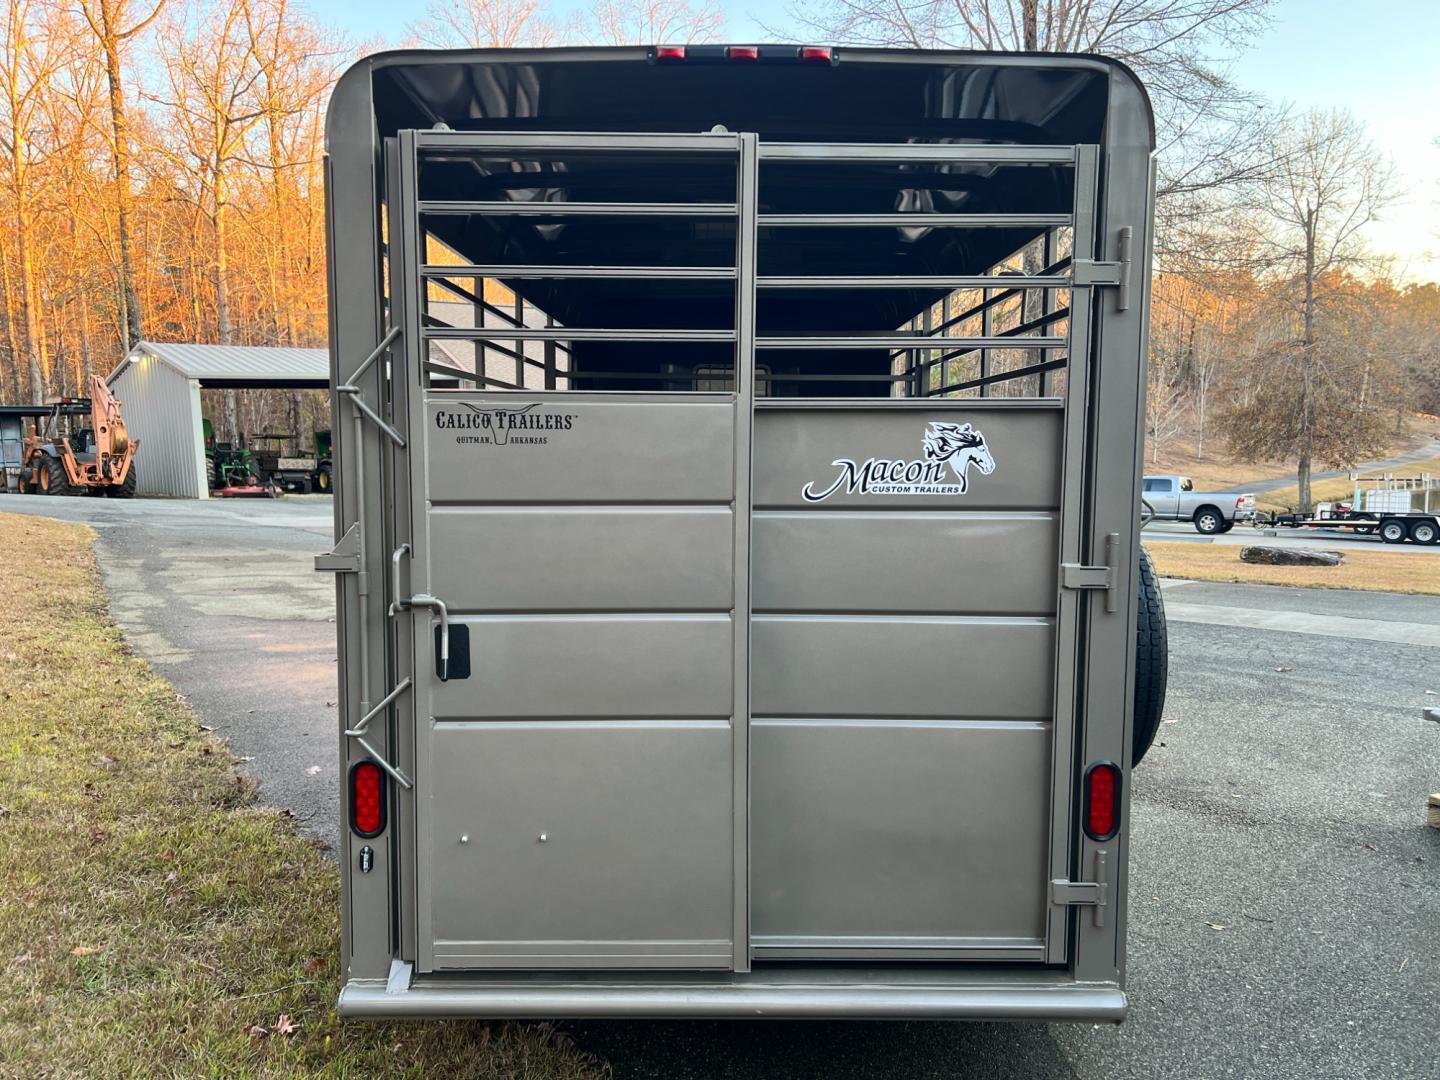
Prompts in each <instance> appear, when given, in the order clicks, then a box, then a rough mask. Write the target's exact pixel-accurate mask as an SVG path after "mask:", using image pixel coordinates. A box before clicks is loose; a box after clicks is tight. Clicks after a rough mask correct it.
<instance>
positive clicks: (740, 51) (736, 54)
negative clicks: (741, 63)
mask: <svg viewBox="0 0 1440 1080" xmlns="http://www.w3.org/2000/svg"><path fill="white" fill-rule="evenodd" d="M725 59H726V60H759V59H760V47H759V46H758V45H731V46H730V47H729V48H727V49H726V50H725Z"/></svg>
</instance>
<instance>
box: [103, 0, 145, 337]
mask: <svg viewBox="0 0 1440 1080" xmlns="http://www.w3.org/2000/svg"><path fill="white" fill-rule="evenodd" d="M114 17H115V13H114V10H113V8H112V7H111V2H110V0H101V4H100V25H99V27H98V29H99V30H100V35H99V36H100V45H101V47H102V48H103V49H104V51H105V78H106V81H107V82H108V84H109V89H110V140H111V154H112V157H113V160H114V165H115V214H116V219H117V223H118V232H119V241H120V329H121V333H122V334H123V335H124V338H125V348H126V350H127V351H128V350H130V349H133V348H134V347H135V343H136V342H138V341H139V340H140V339H141V338H143V337H144V336H145V331H144V327H143V326H142V325H141V318H140V295H139V293H138V292H137V291H136V288H135V259H134V253H133V251H132V250H131V247H132V245H131V243H130V204H131V193H130V129H129V125H128V124H127V123H126V121H125V88H124V84H123V83H122V82H121V76H120V34H119V31H118V30H117V29H116V27H115V25H114Z"/></svg>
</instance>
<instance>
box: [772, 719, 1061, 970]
mask: <svg viewBox="0 0 1440 1080" xmlns="http://www.w3.org/2000/svg"><path fill="white" fill-rule="evenodd" d="M751 750H752V753H751V767H750V768H751V771H750V820H751V828H750V836H751V882H752V892H751V896H752V934H753V938H752V940H753V942H754V944H755V945H756V947H757V952H758V951H759V949H760V948H762V947H764V946H765V945H766V944H767V943H768V944H770V945H771V946H773V947H775V948H785V949H786V950H787V952H788V953H789V955H804V951H803V950H804V947H805V945H807V944H808V945H809V946H811V947H812V948H814V949H815V950H816V951H817V953H818V954H821V955H829V956H836V955H841V954H844V953H847V952H848V951H849V950H851V949H866V948H868V949H870V950H874V949H885V950H887V951H891V952H894V953H896V954H899V955H903V954H904V953H905V952H907V951H923V952H928V953H930V954H931V955H934V953H935V951H936V950H943V949H944V948H945V945H946V939H950V942H949V944H950V946H951V948H952V949H953V950H954V951H955V952H957V953H961V954H964V953H970V952H972V951H974V952H979V953H982V954H983V953H987V952H989V953H993V952H995V951H997V950H1008V951H1021V952H1023V951H1024V949H1025V948H1026V947H1027V946H1029V947H1032V948H1033V947H1034V946H1037V945H1039V944H1040V943H1041V942H1042V941H1043V939H1044V934H1045V918H1046V913H1047V911H1048V908H1049V897H1048V895H1047V892H1046V890H1047V881H1046V873H1045V864H1046V859H1047V857H1048V845H1049V827H1050V799H1049V795H1050V792H1049V789H1048V787H1047V786H1046V783H1047V777H1048V775H1049V768H1050V755H1051V747H1050V731H1049V727H1048V725H1045V724H1036V723H1018V724H1017V723H1008V724H1007V723H994V724H986V723H961V724H944V723H906V722H903V721H885V720H882V721H876V722H865V721H854V722H839V723H831V722H827V721H823V720H769V719H759V718H757V719H756V720H755V721H754V722H753V726H752V729H751ZM802 939H809V940H808V942H806V941H804V940H802ZM827 939H828V940H827ZM866 939H869V940H868V941H867V940H866ZM782 943H783V944H782Z"/></svg>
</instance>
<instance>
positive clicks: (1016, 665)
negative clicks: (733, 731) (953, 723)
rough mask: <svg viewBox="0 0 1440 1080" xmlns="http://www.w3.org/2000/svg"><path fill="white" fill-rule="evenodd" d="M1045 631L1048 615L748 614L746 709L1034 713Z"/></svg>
mask: <svg viewBox="0 0 1440 1080" xmlns="http://www.w3.org/2000/svg"><path fill="white" fill-rule="evenodd" d="M1054 636H1055V629H1054V626H1053V624H1052V623H1051V622H1050V620H1048V619H1022V618H988V617H987V618H980V617H974V618H966V617H949V618H947V617H924V616H911V617H904V616H901V617H866V616H839V615H828V616H827V615H813V616H806V615H757V616H756V617H755V619H754V620H753V622H752V628H751V634H750V651H751V691H750V693H751V713H752V714H753V715H754V716H825V717H834V716H858V717H881V716H906V717H908V716H915V717H929V716H933V717H947V718H958V717H964V718H975V719H1025V720H1039V719H1044V718H1047V717H1049V716H1050V714H1051V711H1052V709H1053V704H1054V703H1053V700H1052V696H1053V694H1054V667H1053V660H1052V657H1053V653H1054Z"/></svg>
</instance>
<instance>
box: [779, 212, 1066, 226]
mask: <svg viewBox="0 0 1440 1080" xmlns="http://www.w3.org/2000/svg"><path fill="white" fill-rule="evenodd" d="M760 224H761V225H766V226H769V227H771V228H781V229H805V228H820V227H824V228H870V227H875V226H895V227H898V228H904V229H913V228H926V227H935V228H941V227H943V228H951V229H1025V228H1048V227H1052V226H1055V225H1068V224H1070V215H1069V214H944V213H926V212H924V211H920V210H913V211H900V212H896V213H886V214H761V215H760Z"/></svg>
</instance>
